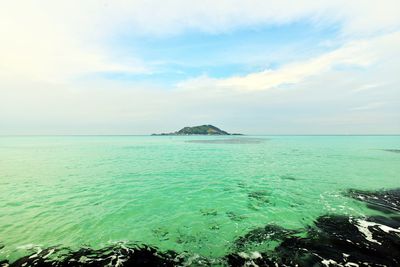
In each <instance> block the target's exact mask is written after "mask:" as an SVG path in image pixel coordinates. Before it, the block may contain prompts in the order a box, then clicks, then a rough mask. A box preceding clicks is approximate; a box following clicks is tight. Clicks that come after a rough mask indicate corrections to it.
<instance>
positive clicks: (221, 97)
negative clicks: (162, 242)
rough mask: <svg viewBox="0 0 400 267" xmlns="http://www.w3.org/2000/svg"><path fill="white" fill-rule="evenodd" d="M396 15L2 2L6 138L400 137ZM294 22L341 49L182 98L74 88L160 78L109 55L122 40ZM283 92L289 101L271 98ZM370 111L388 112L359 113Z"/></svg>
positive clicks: (369, 8)
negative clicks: (183, 134)
mask: <svg viewBox="0 0 400 267" xmlns="http://www.w3.org/2000/svg"><path fill="white" fill-rule="evenodd" d="M399 6H400V2H399V1H397V0H395V1H390V0H387V1H379V2H378V1H364V0H362V1H361V0H360V1H358V0H355V1H344V0H338V1H313V0H312V1H311V0H309V1H308V0H306V1H288V0H283V1H267V0H241V1H239V0H220V1H215V0H213V1H211V0H199V1H196V0H193V1H186V0H185V1H183V0H182V1H178V0H170V1H158V0H157V1H155V0H134V1H127V0H126V1H124V0H113V1H109V0H87V1H77V0H64V1H63V0H59V1H53V0H41V1H29V0H28V1H19V0H13V1H11V0H10V1H6V0H4V1H1V3H0V124H1V129H0V134H15V133H27V134H31V133H33V134H52V133H55V134H102V133H103V134H123V133H126V134H131V133H143V134H145V133H151V132H154V131H159V130H160V129H162V131H169V130H171V131H172V130H176V129H178V128H179V127H181V126H185V125H192V124H197V123H199V124H200V123H213V124H214V123H215V124H216V125H218V126H221V127H222V128H226V129H227V130H229V131H232V132H235V131H236V132H242V131H243V129H247V133H276V134H279V133H344V132H349V133H357V132H364V133H368V132H369V133H375V132H385V133H399V132H400V123H399V122H400V117H399V115H398V114H400V112H399V106H400V103H398V102H399V101H397V102H396V101H395V100H396V99H400V95H399V91H398V84H399V83H400V80H399V76H398V73H399V66H398V62H399V58H400V42H399V32H398V30H399V27H400V16H398V14H399ZM298 20H308V21H310V22H311V23H313V25H321V27H324V26H326V25H330V24H334V25H337V24H340V32H341V36H340V37H339V39H340V40H339V43H343V42H345V44H344V45H343V46H342V47H341V48H338V49H336V50H334V51H331V52H329V53H326V54H322V55H320V56H317V57H314V58H311V59H308V60H305V61H301V62H292V63H289V64H287V65H284V66H281V67H279V68H278V69H274V70H266V71H264V72H258V73H252V74H249V75H247V76H241V77H231V78H226V79H215V78H212V77H207V76H203V77H198V78H196V79H192V80H190V81H183V82H182V83H180V88H181V89H185V90H174V89H172V88H154V87H151V86H148V85H146V86H140V85H138V84H134V83H130V82H126V81H125V82H117V81H105V80H90V79H88V80H85V81H84V82H85V83H84V82H83V81H82V80H79V81H77V79H76V78H79V77H81V76H85V75H90V74H92V73H96V72H110V71H111V72H112V71H121V72H130V73H147V72H149V71H152V68H151V66H153V65H152V64H149V62H143V61H142V60H141V59H140V55H135V54H129V55H125V54H124V55H121V54H118V51H117V52H116V51H114V50H113V48H112V47H111V45H110V43H109V42H110V41H111V42H112V40H113V38H114V37H115V36H117V35H120V34H127V35H130V34H134V35H157V36H160V35H161V36H165V35H171V34H180V33H182V32H184V31H187V30H198V31H205V32H209V33H214V34H217V33H220V32H226V31H232V30H235V29H237V28H240V27H257V26H259V25H276V24H283V23H291V22H295V21H298ZM336 41H337V40H334V43H336ZM328 43H329V42H327V43H326V44H328ZM329 48H330V47H329ZM133 50H134V49H133ZM352 67H355V69H352ZM357 68H361V69H362V70H361V71H359V70H358V69H357ZM282 85H289V86H290V90H268V89H271V88H277V87H280V86H282ZM190 88H193V89H209V90H187V89H190ZM369 103H381V104H380V105H375V106H373V108H369V109H365V108H360V107H368V105H369ZM354 107H356V108H355V109H354ZM357 107H358V108H357ZM370 107H371V106H370ZM244 132H246V131H244Z"/></svg>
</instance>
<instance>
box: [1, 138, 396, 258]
mask: <svg viewBox="0 0 400 267" xmlns="http://www.w3.org/2000/svg"><path fill="white" fill-rule="evenodd" d="M241 139H242V141H241ZM399 148H400V136H268V137H267V136H254V137H249V136H243V137H240V136H235V137H201V136H68V137H61V136H60V137H45V136H43V137H0V260H1V259H7V260H9V261H13V260H15V259H17V258H18V257H21V256H22V255H26V254H28V253H29V251H31V249H32V248H34V249H37V248H39V247H40V248H48V247H52V246H64V247H69V248H71V249H79V248H80V247H82V246H90V247H92V248H102V247H106V246H110V245H112V244H115V243H118V242H130V243H134V244H146V245H148V246H154V247H157V248H159V249H160V251H166V250H173V251H175V252H177V253H182V252H184V251H186V253H189V254H191V255H195V254H198V255H200V256H203V257H207V258H218V257H222V256H224V255H226V254H228V253H232V252H237V251H238V250H243V251H255V250H257V251H260V250H263V251H268V250H272V249H274V248H275V247H276V246H277V245H278V244H279V242H277V240H276V239H275V240H274V239H273V238H269V239H268V238H265V240H264V239H263V240H262V242H255V243H256V244H253V243H254V242H253V243H251V242H250V244H245V245H243V246H242V245H238V240H239V241H240V240H241V238H242V237H243V236H246V234H249V233H250V236H251V233H253V232H252V231H254V229H259V228H263V227H265V225H278V226H280V227H282V228H284V229H285V231H288V232H291V231H292V232H293V231H294V232H296V235H298V236H302V235H304V234H305V230H304V229H306V228H307V227H308V226H310V225H313V224H314V222H315V221H316V220H317V218H319V217H320V216H324V215H327V214H328V215H329V214H330V215H335V216H336V215H338V216H342V215H343V216H350V217H364V216H376V215H382V213H383V212H382V211H379V210H376V209H370V208H369V207H368V206H367V205H365V203H362V202H360V201H357V200H356V199H353V198H350V197H348V196H347V195H346V194H345V192H347V190H349V189H361V190H378V189H383V188H385V189H391V188H396V187H400V177H399V173H400V154H398V153H393V152H394V151H398V150H399ZM299 229H303V230H299ZM277 233H281V234H282V231H277ZM263 234H265V233H263Z"/></svg>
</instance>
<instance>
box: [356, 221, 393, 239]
mask: <svg viewBox="0 0 400 267" xmlns="http://www.w3.org/2000/svg"><path fill="white" fill-rule="evenodd" d="M355 225H356V226H357V228H358V230H359V231H360V232H361V233H362V234H363V235H364V236H365V238H366V239H367V240H368V241H371V242H374V243H377V244H379V245H382V244H381V243H380V242H378V241H377V240H375V239H374V238H373V237H372V233H371V231H370V230H369V229H368V227H370V226H377V227H379V229H381V230H382V231H384V232H385V233H389V232H395V233H400V229H396V228H392V227H390V226H387V225H383V224H380V223H375V222H369V221H365V220H361V219H358V220H356V224H355Z"/></svg>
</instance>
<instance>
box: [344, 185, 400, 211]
mask: <svg viewBox="0 0 400 267" xmlns="http://www.w3.org/2000/svg"><path fill="white" fill-rule="evenodd" d="M347 195H348V196H350V197H352V198H354V199H357V200H360V201H363V202H365V203H367V205H368V207H369V208H371V209H375V210H379V211H383V212H387V213H393V212H400V188H398V189H392V190H382V191H375V192H373V191H362V190H354V189H352V190H349V191H348V193H347Z"/></svg>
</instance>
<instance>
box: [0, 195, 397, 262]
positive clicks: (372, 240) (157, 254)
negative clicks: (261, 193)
mask: <svg viewBox="0 0 400 267" xmlns="http://www.w3.org/2000/svg"><path fill="white" fill-rule="evenodd" d="M347 194H348V195H349V196H351V197H354V198H355V199H357V200H360V201H364V202H366V203H368V204H369V205H370V207H372V208H377V207H378V208H377V209H379V210H380V209H381V208H382V207H384V208H385V210H389V211H390V214H386V216H371V217H357V218H356V217H349V216H343V215H325V216H321V217H319V218H317V219H316V221H315V223H314V225H312V226H310V227H308V228H306V229H302V231H301V232H302V236H301V237H300V236H298V233H300V230H290V229H285V228H283V227H281V226H278V225H274V224H268V225H266V226H264V227H260V228H256V229H253V230H251V231H249V232H248V233H247V234H245V235H243V236H241V237H238V238H237V239H236V240H235V241H234V246H233V251H231V252H230V253H228V254H227V255H225V256H222V257H220V258H206V257H203V256H199V255H197V254H189V253H188V252H185V253H178V252H175V251H160V250H158V249H157V248H155V247H151V246H147V245H128V244H117V245H114V246H109V247H105V248H102V249H92V248H81V249H79V250H77V251H72V250H68V249H59V248H48V249H43V250H39V251H38V252H36V253H32V254H30V255H28V256H24V257H21V258H20V259H18V260H16V261H14V262H11V263H10V262H8V261H7V260H0V266H11V267H14V266H16V267H17V266H18V267H23V266H56V267H57V266H60V267H63V266H347V267H351V266H400V212H399V199H400V190H399V189H395V190H387V191H378V192H367V191H359V190H349V192H348V193H347ZM256 195H257V194H256ZM155 233H156V234H160V235H161V236H163V235H164V234H165V232H164V231H163V230H159V229H156V230H155ZM165 235H166V234H165ZM180 239H181V240H180V241H181V242H179V243H183V244H185V243H193V242H196V240H197V238H196V236H193V235H190V234H181V236H180ZM270 241H277V243H278V244H277V245H276V246H275V247H274V248H273V249H270V248H268V249H265V250H262V251H254V250H253V251H249V247H250V248H251V247H252V246H253V245H258V244H262V243H263V242H270ZM177 242H178V240H177ZM201 243H202V244H203V243H204V245H207V243H205V241H204V240H201Z"/></svg>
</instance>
